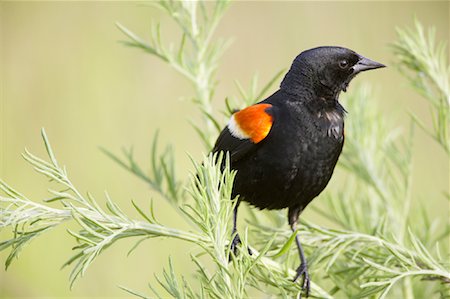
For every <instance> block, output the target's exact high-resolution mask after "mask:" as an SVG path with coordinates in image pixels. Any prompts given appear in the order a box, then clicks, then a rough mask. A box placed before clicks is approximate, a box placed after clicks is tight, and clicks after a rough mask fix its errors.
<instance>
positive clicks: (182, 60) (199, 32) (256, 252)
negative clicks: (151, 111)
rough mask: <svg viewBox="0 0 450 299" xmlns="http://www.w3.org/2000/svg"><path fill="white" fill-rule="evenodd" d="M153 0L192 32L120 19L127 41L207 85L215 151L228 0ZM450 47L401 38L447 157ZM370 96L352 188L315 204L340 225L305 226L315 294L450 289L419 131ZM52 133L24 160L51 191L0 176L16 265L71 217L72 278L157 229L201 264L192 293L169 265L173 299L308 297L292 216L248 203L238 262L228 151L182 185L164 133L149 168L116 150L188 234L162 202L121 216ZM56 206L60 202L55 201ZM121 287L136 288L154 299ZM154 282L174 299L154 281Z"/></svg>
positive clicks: (207, 123) (351, 134) (350, 99)
mask: <svg viewBox="0 0 450 299" xmlns="http://www.w3.org/2000/svg"><path fill="white" fill-rule="evenodd" d="M155 5H156V6H158V7H159V8H160V9H162V10H163V11H165V12H166V13H167V14H168V15H169V16H170V17H171V18H172V19H173V20H174V21H175V22H176V23H177V24H178V25H179V27H180V30H181V35H182V37H181V41H180V43H179V45H178V47H177V49H175V46H168V47H167V46H165V44H164V43H163V41H162V38H161V32H160V26H159V25H154V26H153V27H152V39H151V40H150V41H149V42H146V41H144V40H143V39H141V38H140V37H138V36H136V35H135V34H134V33H132V32H131V31H130V30H128V29H126V28H125V27H124V26H122V25H119V24H118V27H119V28H120V29H121V30H122V31H123V32H124V33H125V34H126V36H127V37H128V38H129V40H128V41H127V42H125V44H127V45H129V46H132V47H136V48H139V49H142V50H144V51H145V52H147V53H149V54H151V55H153V56H155V57H158V58H159V59H162V60H163V61H165V62H167V63H168V65H170V66H171V67H173V68H174V69H175V70H176V71H177V72H179V73H180V74H182V75H183V76H185V77H186V78H187V79H188V80H189V81H190V82H192V84H193V86H194V89H195V96H194V98H192V103H193V104H194V105H196V106H197V107H198V109H199V110H200V111H201V112H202V115H203V123H202V124H194V123H193V124H192V125H193V127H194V129H195V130H196V132H197V133H198V135H199V138H201V140H202V141H203V142H204V144H205V147H206V149H209V148H211V144H212V141H213V140H214V137H215V135H217V132H218V131H219V130H220V128H221V127H222V121H221V120H219V119H218V117H217V115H216V114H215V113H213V111H212V108H211V101H212V99H213V95H214V89H215V84H216V81H215V77H214V74H215V70H216V69H217V66H218V60H219V58H220V54H221V53H222V51H223V49H224V48H225V45H226V44H227V42H226V41H215V40H214V39H213V34H214V29H215V28H216V27H217V24H218V23H219V21H220V19H221V17H222V15H223V14H224V12H225V10H226V8H227V6H228V5H229V3H228V2H227V1H218V2H216V3H206V4H205V3H203V2H172V1H168V2H167V1H161V2H158V3H157V4H155ZM427 36H428V37H427ZM443 49H444V47H443V46H439V47H438V49H436V50H435V48H434V40H433V38H432V34H431V33H430V34H428V35H426V34H425V33H424V30H423V29H422V27H421V26H420V25H419V24H418V23H417V25H416V30H414V31H412V30H405V31H402V30H399V39H398V42H397V43H395V44H394V51H395V53H396V54H397V55H398V60H399V62H398V65H399V67H401V70H402V72H404V73H405V75H406V76H407V77H408V78H409V79H410V80H411V82H412V83H413V86H414V87H415V88H416V89H417V90H418V92H419V93H420V94H422V95H424V97H425V98H426V99H427V100H428V101H429V102H430V108H431V111H432V114H433V115H434V116H435V118H434V122H433V126H432V127H431V128H430V129H427V126H426V125H425V124H423V123H422V122H420V120H419V119H418V118H417V117H414V118H413V119H414V120H415V123H418V124H419V125H420V126H421V127H422V128H424V129H425V130H426V131H427V132H428V133H429V134H430V135H431V136H432V137H433V139H435V140H436V141H437V142H438V143H439V144H440V145H441V146H442V148H443V149H444V151H445V152H446V154H447V155H448V154H449V150H448V148H449V135H448V132H449V130H448V125H449V121H448V117H449V115H450V113H449V103H448V98H449V90H448V65H447V62H446V61H445V59H444V58H443V57H444V55H443V54H442V53H443V52H444V50H443ZM280 75H281V72H280V73H279V74H277V75H276V76H275V77H274V78H273V79H272V80H270V82H269V83H268V84H267V85H266V86H264V87H262V88H261V89H260V90H261V91H258V89H259V88H257V81H256V79H254V80H253V81H252V87H251V88H250V91H249V92H246V91H245V89H244V88H242V86H241V85H240V84H237V85H238V89H239V92H240V98H243V100H244V102H245V105H247V104H250V103H252V102H254V101H257V100H258V99H261V98H262V97H263V95H264V93H265V92H267V91H268V90H269V89H270V87H271V85H272V84H273V83H274V82H275V81H276V80H277V78H278V77H279V76H280ZM430 87H431V88H430ZM370 97H372V96H371V93H370V90H369V89H368V88H367V87H364V88H359V89H356V91H355V92H353V93H352V94H350V95H348V96H347V99H346V102H347V103H348V110H349V113H350V115H351V117H349V118H348V119H347V122H346V131H347V136H346V145H345V151H344V153H343V156H342V158H341V161H340V164H339V165H340V167H341V168H343V169H345V170H346V173H345V175H346V183H345V185H344V186H343V187H342V189H338V190H329V191H327V193H326V194H324V195H323V196H322V200H324V201H325V202H326V204H327V207H328V208H327V209H326V211H322V210H317V212H319V213H321V214H324V215H326V216H327V217H328V218H330V219H332V220H333V221H334V222H335V224H336V226H337V227H338V228H335V229H330V228H324V227H321V226H318V225H316V224H312V223H308V222H307V223H304V224H303V225H302V226H301V227H300V230H299V231H298V233H299V234H300V235H301V238H302V241H303V243H304V245H305V247H306V250H307V251H308V255H309V256H310V257H311V260H310V262H311V270H312V271H313V272H312V276H313V282H314V284H313V285H312V297H317V298H332V297H334V296H336V297H344V296H345V297H352V298H363V297H380V298H384V297H386V296H389V295H392V297H401V298H423V297H424V296H425V295H428V294H431V293H438V294H440V295H441V296H442V297H445V296H448V295H449V294H448V292H449V283H450V272H449V268H448V264H445V262H444V261H446V260H447V258H448V250H449V248H448V240H449V231H450V230H449V226H448V224H444V225H447V226H445V228H444V229H439V226H438V225H436V224H435V223H433V221H437V220H436V219H435V220H433V221H431V220H430V219H429V217H428V214H427V212H426V210H425V208H422V209H420V210H415V211H412V210H411V209H410V207H411V200H412V197H413V194H412V192H411V172H412V162H411V161H412V156H413V151H412V148H413V146H412V136H413V132H414V131H413V128H414V126H413V125H412V126H411V130H410V134H409V137H408V138H406V139H403V138H401V137H400V136H399V135H398V134H396V130H393V129H392V127H391V126H389V125H388V124H386V122H385V121H384V120H382V117H380V114H379V112H378V110H377V108H376V107H375V105H374V104H373V103H374V101H372V100H370V99H369V98H370ZM226 103H227V111H226V112H225V114H226V115H227V114H229V113H230V112H231V111H232V110H233V109H234V108H235V107H238V106H240V105H242V104H241V103H236V101H234V102H233V101H230V100H227V101H226ZM42 137H43V140H44V144H45V147H46V150H47V154H48V158H47V159H41V158H39V157H36V156H34V155H33V154H31V153H30V152H28V151H25V153H24V154H23V157H24V159H25V160H26V161H27V162H28V163H29V164H30V165H31V166H32V167H33V168H34V169H35V170H36V171H37V172H38V173H40V174H42V175H44V176H46V177H47V178H48V179H49V180H51V181H53V185H52V186H53V187H52V189H51V190H50V197H49V199H48V200H46V201H45V202H44V203H42V204H41V203H37V202H35V201H33V200H31V199H29V198H27V197H26V196H24V195H23V194H21V193H20V192H18V191H16V190H14V189H13V188H12V187H10V186H9V185H7V184H6V183H5V182H3V181H0V190H2V191H3V193H4V196H1V197H0V229H2V230H4V229H9V230H11V231H12V236H11V238H9V239H7V240H2V241H1V242H0V250H6V249H10V254H9V256H8V258H7V260H6V267H9V266H10V264H11V262H12V260H13V259H14V258H15V257H17V256H18V254H19V252H20V250H21V249H22V248H23V246H24V245H25V244H28V243H29V242H30V241H31V240H32V239H34V238H35V237H38V236H39V235H40V234H43V233H45V232H46V231H48V230H50V229H52V228H54V227H56V226H58V225H64V224H65V223H66V222H68V221H72V222H74V223H75V224H76V229H73V230H71V231H69V233H70V234H71V235H72V236H73V237H74V239H75V241H76V242H77V244H78V245H77V246H76V247H75V248H74V250H75V253H74V255H73V257H72V258H70V259H69V260H68V261H67V263H66V264H65V265H66V266H71V267H72V272H71V275H70V281H71V285H72V284H73V283H74V282H75V281H76V279H78V278H79V277H80V276H82V275H83V274H84V273H85V271H86V270H87V269H88V267H89V265H90V264H91V263H92V262H93V261H94V260H95V259H96V258H97V257H98V255H99V254H101V253H102V252H103V251H104V250H106V249H107V248H108V247H109V246H111V245H113V244H114V243H115V242H116V241H117V240H119V239H124V238H129V237H134V238H135V239H137V240H136V243H135V245H134V246H133V248H132V249H131V250H130V252H132V250H133V249H134V248H135V247H136V246H138V245H139V244H141V242H142V241H144V240H146V239H148V238H152V237H169V238H174V239H178V240H182V241H187V242H190V243H192V244H195V245H196V249H195V254H193V255H192V261H193V263H194V266H195V268H196V270H197V272H196V278H197V280H198V281H199V282H200V286H199V287H198V288H194V287H193V286H192V285H191V283H190V282H189V281H190V279H191V277H183V276H181V275H179V274H177V272H176V271H177V269H176V266H175V265H173V263H172V261H171V260H169V266H168V269H167V270H164V271H163V278H162V279H160V278H158V279H157V280H158V283H159V284H160V285H161V286H162V287H163V288H164V289H165V290H166V291H167V293H168V294H169V295H170V296H171V297H174V298H243V297H247V296H250V295H254V294H261V293H262V294H266V295H267V296H273V297H283V298H291V297H295V296H298V295H299V294H300V293H301V289H300V286H299V284H298V283H293V282H292V281H291V280H290V279H291V277H292V276H293V273H294V272H293V270H292V269H291V267H292V266H294V265H295V264H297V263H298V261H296V260H295V258H296V252H295V249H294V248H292V249H291V245H292V242H293V235H292V234H291V232H290V231H289V229H288V227H287V224H286V223H285V220H284V219H285V217H284V215H282V214H281V213H282V212H267V213H262V212H258V216H255V214H254V211H253V210H250V211H249V212H250V216H251V217H250V219H249V226H248V229H247V230H246V231H245V233H244V234H242V235H241V237H242V241H243V247H242V248H246V246H247V245H250V246H251V248H252V251H253V255H252V256H250V255H249V254H248V253H247V251H246V250H242V251H241V252H240V254H239V255H238V256H237V257H233V258H232V260H231V262H229V261H228V250H227V248H228V244H229V238H230V228H231V226H230V218H231V217H232V210H233V205H234V204H235V202H234V200H233V199H232V198H230V197H231V186H232V181H233V177H234V173H233V172H232V171H230V169H229V165H228V160H227V157H218V159H219V160H222V159H225V164H226V165H227V167H226V168H225V170H224V171H220V170H219V168H218V167H217V166H216V164H215V163H214V161H215V159H216V157H212V156H207V157H204V159H203V162H202V163H197V162H195V161H193V162H192V163H193V165H194V168H195V171H194V173H195V175H191V176H190V177H189V179H188V180H187V181H186V182H184V181H183V180H180V179H178V178H177V177H176V176H175V171H174V165H175V160H174V155H173V150H172V148H173V147H172V146H171V145H169V146H166V147H165V150H164V151H163V152H162V153H160V152H159V150H158V149H159V142H158V134H155V137H154V139H153V146H152V152H151V159H150V171H149V172H146V171H144V170H143V167H142V166H140V164H139V163H138V162H137V161H136V160H135V159H134V156H133V154H132V152H131V151H125V152H124V158H120V157H118V156H116V155H114V154H112V153H111V152H109V151H107V150H104V152H105V153H106V154H107V155H109V156H110V157H111V158H112V159H113V160H115V161H116V162H117V163H119V165H121V166H122V167H124V168H125V169H127V170H129V171H130V172H131V173H132V174H134V175H136V177H138V178H139V179H142V180H144V181H145V182H146V183H147V184H148V185H149V186H150V187H151V188H152V190H153V191H155V192H157V193H158V194H160V195H161V197H162V198H164V199H165V200H167V201H168V202H169V203H170V204H171V206H172V207H173V208H174V209H175V210H176V211H178V212H179V214H180V215H181V216H182V218H183V219H185V220H186V221H187V222H188V223H189V224H190V225H191V226H190V229H189V230H184V229H179V228H173V227H168V226H166V225H164V224H163V223H161V222H160V221H158V220H157V219H156V215H157V213H156V212H155V211H154V210H153V206H152V204H150V207H149V208H146V209H143V208H142V207H140V206H138V205H137V204H136V203H134V202H132V205H133V206H134V208H135V209H136V212H137V213H138V214H139V215H140V216H141V218H142V219H134V218H133V217H131V216H130V215H127V214H125V213H124V212H122V211H121V209H120V207H119V206H118V205H117V204H115V203H114V201H113V200H112V199H111V198H110V197H109V195H108V194H105V199H106V200H105V208H104V207H102V206H103V205H101V204H99V203H98V201H97V200H96V199H94V198H93V196H92V195H90V194H89V193H87V194H86V195H84V193H83V192H81V191H80V190H78V189H77V188H76V187H75V186H74V185H73V184H72V182H71V181H70V179H69V178H68V176H67V172H66V170H65V167H63V166H61V165H60V164H59V163H58V161H57V159H56V157H55V155H54V153H53V150H52V147H51V146H50V143H49V140H48V138H47V135H46V134H45V131H44V130H43V131H42ZM374 137H376V138H374ZM219 164H220V163H219ZM53 202H57V203H59V204H60V205H59V206H57V207H55V205H54V204H52V203H53ZM386 207H389V208H386ZM417 219H421V222H419V223H418V222H417ZM248 241H250V242H249V243H250V244H249V243H248ZM442 241H444V242H442ZM440 242H442V243H443V244H442V245H440ZM441 252H442V253H443V255H442V254H441ZM200 255H206V256H207V257H208V259H209V261H210V262H211V263H212V264H213V267H206V265H205V262H204V260H203V259H200V258H199V256H200ZM123 289H124V290H125V291H127V292H128V293H130V294H133V295H136V296H138V297H142V298H147V297H148V296H147V295H143V294H141V293H140V292H138V291H134V290H130V289H128V288H126V287H123ZM150 289H151V291H152V292H153V293H154V294H155V296H156V297H158V298H162V295H160V294H159V293H158V291H157V290H156V289H155V288H153V287H152V285H150Z"/></svg>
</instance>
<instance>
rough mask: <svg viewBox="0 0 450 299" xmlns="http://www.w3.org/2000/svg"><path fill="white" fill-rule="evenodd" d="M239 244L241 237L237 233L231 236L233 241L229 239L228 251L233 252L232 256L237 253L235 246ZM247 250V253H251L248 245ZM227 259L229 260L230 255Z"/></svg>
mask: <svg viewBox="0 0 450 299" xmlns="http://www.w3.org/2000/svg"><path fill="white" fill-rule="evenodd" d="M241 244H242V242H241V238H240V237H239V234H236V235H235V236H234V238H233V241H231V245H230V252H233V254H234V256H236V255H237V252H238V249H237V247H238V246H239V245H241ZM247 250H248V254H249V255H252V254H253V253H252V250H251V249H250V248H249V247H247ZM228 260H230V261H231V255H230V256H229V257H228Z"/></svg>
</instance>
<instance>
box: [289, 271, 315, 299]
mask: <svg viewBox="0 0 450 299" xmlns="http://www.w3.org/2000/svg"><path fill="white" fill-rule="evenodd" d="M296 272H297V274H295V277H294V279H293V281H294V282H296V281H297V279H298V278H299V277H300V276H302V289H303V291H304V292H305V296H306V298H308V296H309V290H310V287H311V286H310V284H311V281H310V279H309V274H308V266H307V265H306V263H301V264H300V266H299V267H298V268H297V271H296Z"/></svg>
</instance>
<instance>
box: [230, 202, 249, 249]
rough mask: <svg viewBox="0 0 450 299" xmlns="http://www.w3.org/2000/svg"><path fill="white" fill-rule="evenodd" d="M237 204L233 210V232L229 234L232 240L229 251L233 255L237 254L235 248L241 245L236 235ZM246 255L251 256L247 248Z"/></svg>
mask: <svg viewBox="0 0 450 299" xmlns="http://www.w3.org/2000/svg"><path fill="white" fill-rule="evenodd" d="M238 207H239V202H238V203H237V204H236V206H235V207H234V210H233V231H232V232H231V236H232V237H233V240H232V241H231V245H230V251H231V252H233V254H234V255H236V254H237V246H238V245H241V238H240V237H239V234H238V233H237V213H238ZM247 250H248V254H250V255H252V250H251V249H250V248H248V247H247Z"/></svg>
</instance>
